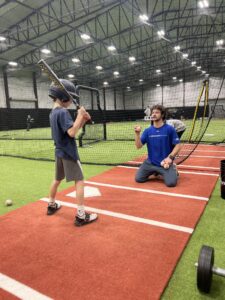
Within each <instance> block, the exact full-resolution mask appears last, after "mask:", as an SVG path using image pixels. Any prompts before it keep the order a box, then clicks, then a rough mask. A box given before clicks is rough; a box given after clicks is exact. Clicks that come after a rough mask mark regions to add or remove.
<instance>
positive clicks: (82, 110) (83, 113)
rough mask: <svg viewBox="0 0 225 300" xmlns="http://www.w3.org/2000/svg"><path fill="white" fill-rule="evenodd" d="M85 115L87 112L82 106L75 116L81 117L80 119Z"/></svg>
mask: <svg viewBox="0 0 225 300" xmlns="http://www.w3.org/2000/svg"><path fill="white" fill-rule="evenodd" d="M86 113H87V112H86V110H85V108H84V107H83V106H81V108H80V109H78V111H77V114H78V115H79V116H82V117H84V115H85V114H86Z"/></svg>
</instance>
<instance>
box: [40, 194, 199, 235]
mask: <svg viewBox="0 0 225 300" xmlns="http://www.w3.org/2000/svg"><path fill="white" fill-rule="evenodd" d="M40 200H41V201H44V202H48V201H49V199H48V198H42V199H40ZM56 201H58V202H59V203H60V204H61V205H62V206H67V207H71V208H77V204H74V203H69V202H64V201H61V200H56ZM85 210H88V211H91V212H93V213H98V214H101V215H105V216H109V217H114V218H118V219H123V220H128V221H132V222H137V223H142V224H146V225H152V226H156V227H161V228H164V229H170V230H175V231H180V232H185V233H188V234H192V233H193V231H194V229H193V228H190V227H185V226H179V225H174V224H169V223H165V222H160V221H155V220H151V219H145V218H140V217H135V216H131V215H126V214H122V213H117V212H113V211H108V210H103V209H99V208H94V207H89V206H86V205H85Z"/></svg>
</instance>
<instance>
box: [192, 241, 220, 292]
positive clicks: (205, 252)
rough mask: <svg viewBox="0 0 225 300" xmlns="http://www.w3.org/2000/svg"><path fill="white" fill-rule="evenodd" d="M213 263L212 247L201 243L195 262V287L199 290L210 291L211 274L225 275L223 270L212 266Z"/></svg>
mask: <svg viewBox="0 0 225 300" xmlns="http://www.w3.org/2000/svg"><path fill="white" fill-rule="evenodd" d="M213 264H214V248H212V247H210V246H205V245H203V246H202V248H201V250H200V253H199V257H198V262H197V263H195V266H196V267H197V287H198V289H199V290H200V291H201V292H204V293H209V292H210V288H211V283H212V275H213V274H216V275H219V276H222V277H225V270H224V269H221V268H217V267H214V266H213Z"/></svg>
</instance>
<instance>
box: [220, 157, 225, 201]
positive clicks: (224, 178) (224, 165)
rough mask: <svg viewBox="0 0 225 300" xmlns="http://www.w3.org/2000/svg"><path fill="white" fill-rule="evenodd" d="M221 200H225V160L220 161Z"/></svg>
mask: <svg viewBox="0 0 225 300" xmlns="http://www.w3.org/2000/svg"><path fill="white" fill-rule="evenodd" d="M220 178H221V198H223V199H225V159H224V160H221V161H220Z"/></svg>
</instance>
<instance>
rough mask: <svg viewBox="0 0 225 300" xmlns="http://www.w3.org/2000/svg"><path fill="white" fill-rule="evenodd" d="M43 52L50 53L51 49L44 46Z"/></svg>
mask: <svg viewBox="0 0 225 300" xmlns="http://www.w3.org/2000/svg"><path fill="white" fill-rule="evenodd" d="M41 52H42V53H44V54H49V53H51V50H49V49H46V48H44V49H41Z"/></svg>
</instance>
